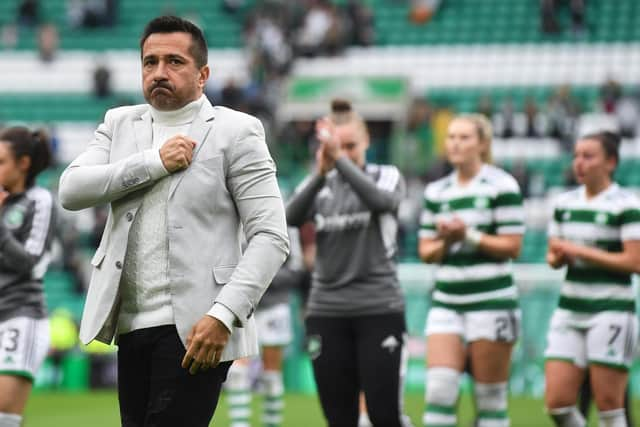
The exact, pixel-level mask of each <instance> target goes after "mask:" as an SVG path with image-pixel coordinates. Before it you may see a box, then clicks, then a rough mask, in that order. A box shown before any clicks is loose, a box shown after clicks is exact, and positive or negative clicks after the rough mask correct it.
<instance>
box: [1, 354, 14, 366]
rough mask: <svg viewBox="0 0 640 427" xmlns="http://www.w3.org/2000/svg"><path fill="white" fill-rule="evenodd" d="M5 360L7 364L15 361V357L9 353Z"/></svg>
mask: <svg viewBox="0 0 640 427" xmlns="http://www.w3.org/2000/svg"><path fill="white" fill-rule="evenodd" d="M3 362H4V363H6V364H12V363H15V360H13V357H12V356H11V355H10V354H9V355H7V357H5V358H4V361H3Z"/></svg>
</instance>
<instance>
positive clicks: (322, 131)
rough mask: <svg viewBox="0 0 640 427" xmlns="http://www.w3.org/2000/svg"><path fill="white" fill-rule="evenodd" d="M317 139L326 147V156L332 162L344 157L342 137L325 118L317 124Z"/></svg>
mask: <svg viewBox="0 0 640 427" xmlns="http://www.w3.org/2000/svg"><path fill="white" fill-rule="evenodd" d="M316 138H318V141H320V142H321V143H322V146H323V147H324V154H325V155H326V156H327V157H329V158H330V159H331V160H333V161H336V160H338V158H339V157H340V156H341V155H342V147H341V146H340V137H339V136H338V134H337V133H336V129H335V126H334V124H333V123H331V120H329V119H328V118H326V117H324V118H322V119H320V120H318V121H317V122H316Z"/></svg>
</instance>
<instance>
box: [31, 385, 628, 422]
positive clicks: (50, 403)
mask: <svg viewBox="0 0 640 427" xmlns="http://www.w3.org/2000/svg"><path fill="white" fill-rule="evenodd" d="M422 399H423V398H422V395H420V394H417V393H412V394H408V395H407V396H406V399H405V412H406V413H407V414H408V415H409V416H410V417H411V419H412V420H413V422H414V425H415V427H420V426H421V425H422V423H421V418H422V408H423V403H422ZM260 403H261V399H260V398H258V397H256V398H254V399H253V417H252V424H251V425H252V426H260ZM510 414H511V425H512V426H514V427H551V426H552V424H551V423H550V422H549V420H548V418H547V416H546V415H545V413H544V411H543V404H542V401H541V400H538V399H530V398H521V397H514V398H512V399H511V400H510ZM634 414H635V415H636V422H637V421H639V420H640V419H639V418H638V417H640V401H639V400H636V401H635V402H634ZM472 418H473V409H472V405H471V400H470V398H469V396H463V397H462V399H461V405H460V412H459V420H460V422H459V423H458V425H460V426H463V427H467V426H471V425H472ZM119 425H120V420H119V417H118V401H117V397H116V394H115V392H87V393H62V392H61V393H53V392H38V393H34V394H33V395H32V396H31V399H30V401H29V403H28V405H27V410H26V413H25V422H24V424H23V427H117V426H119ZM211 425H212V426H216V427H225V426H228V425H229V418H228V417H227V405H226V402H225V399H224V395H223V396H222V398H221V400H220V404H219V405H218V410H217V411H216V415H215V417H214V420H213V422H212V424H211ZM325 425H326V424H325V422H324V419H323V417H322V412H321V409H320V404H319V402H318V399H317V397H316V396H314V395H303V394H287V396H286V409H285V422H284V425H283V427H323V426H325ZM597 425H598V423H597V415H596V414H595V412H592V414H591V417H590V423H589V426H594V427H595V426H597ZM176 427H178V426H176ZM185 427H186V426H185Z"/></svg>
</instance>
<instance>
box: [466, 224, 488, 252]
mask: <svg viewBox="0 0 640 427" xmlns="http://www.w3.org/2000/svg"><path fill="white" fill-rule="evenodd" d="M483 234H484V233H482V232H481V231H479V230H476V229H475V228H471V227H467V229H466V230H465V233H464V241H465V242H466V243H467V244H468V245H469V246H471V247H473V248H477V247H478V245H479V244H480V240H481V239H482V236H483Z"/></svg>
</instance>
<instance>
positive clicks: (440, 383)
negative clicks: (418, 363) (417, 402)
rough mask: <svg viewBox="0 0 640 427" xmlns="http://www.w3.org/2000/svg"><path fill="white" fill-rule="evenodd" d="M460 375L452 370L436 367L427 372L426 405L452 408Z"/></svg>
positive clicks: (456, 398) (456, 395) (455, 399)
mask: <svg viewBox="0 0 640 427" xmlns="http://www.w3.org/2000/svg"><path fill="white" fill-rule="evenodd" d="M459 383H460V373H459V372H458V371H456V370H455V369H452V368H444V367H436V368H429V369H428V370H427V389H426V399H427V403H431V404H434V405H441V406H447V407H449V406H454V405H455V404H456V402H457V400H458V390H459Z"/></svg>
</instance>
